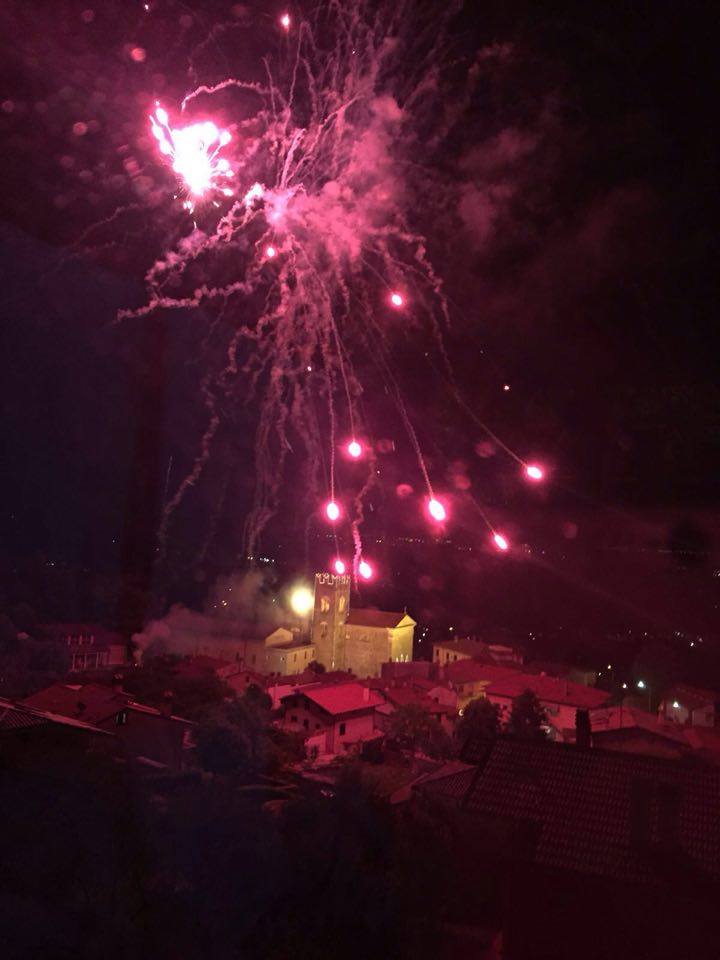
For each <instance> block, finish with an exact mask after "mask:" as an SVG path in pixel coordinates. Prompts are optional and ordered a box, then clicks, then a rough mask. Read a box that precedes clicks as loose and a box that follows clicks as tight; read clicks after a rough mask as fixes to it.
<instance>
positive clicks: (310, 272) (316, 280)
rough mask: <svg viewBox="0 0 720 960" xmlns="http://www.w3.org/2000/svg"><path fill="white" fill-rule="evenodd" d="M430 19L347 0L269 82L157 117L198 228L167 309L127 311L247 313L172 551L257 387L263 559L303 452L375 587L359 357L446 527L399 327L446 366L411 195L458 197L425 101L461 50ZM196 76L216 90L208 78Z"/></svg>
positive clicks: (160, 284)
mask: <svg viewBox="0 0 720 960" xmlns="http://www.w3.org/2000/svg"><path fill="white" fill-rule="evenodd" d="M452 12H453V11H451V10H448V11H447V12H446V14H445V16H446V17H447V18H449V17H450V16H451V14H452ZM419 22H420V21H419V20H418V17H417V10H416V9H415V8H414V7H413V5H411V4H404V3H398V4H395V3H388V4H387V5H382V4H380V5H378V4H370V3H363V2H359V3H352V4H348V5H341V4H339V3H336V2H333V0H331V2H329V3H327V4H325V5H323V6H321V7H320V8H319V9H318V10H317V12H316V13H315V14H314V18H313V19H312V21H311V20H309V19H301V18H300V16H299V14H294V15H293V17H292V18H290V17H289V15H283V16H282V17H279V18H278V22H277V24H276V28H277V32H278V37H279V38H281V40H280V43H279V46H278V51H279V52H276V53H275V54H274V55H273V56H271V55H270V54H268V55H267V56H266V57H265V59H264V60H263V63H264V69H265V74H266V81H265V82H264V83H259V82H257V80H254V79H245V78H244V77H243V76H230V77H227V78H225V79H223V80H221V81H218V82H214V83H200V84H199V85H198V86H196V88H195V89H193V90H191V91H190V92H189V93H188V94H187V95H186V96H185V98H184V100H183V101H182V104H181V106H180V108H179V110H178V112H177V115H176V116H173V118H172V119H171V117H170V115H169V113H168V111H167V110H166V109H165V108H164V107H163V106H161V105H159V104H157V103H156V104H155V106H154V109H153V111H152V113H151V115H150V125H151V128H152V131H153V134H154V136H155V138H156V140H157V143H158V147H159V150H160V154H161V156H162V157H164V158H165V159H166V160H167V162H168V163H169V165H170V166H171V167H172V170H173V171H174V173H175V175H176V176H177V178H178V182H179V191H178V193H179V195H180V199H179V202H181V203H183V204H184V206H185V208H186V210H187V211H188V214H189V215H190V216H191V218H192V226H193V229H190V224H188V230H187V233H186V235H185V236H184V237H183V239H181V240H180V241H179V242H178V243H177V244H176V245H175V247H174V249H172V250H169V251H168V252H167V253H166V254H165V255H164V256H163V257H162V258H161V259H160V260H158V261H157V262H156V263H155V264H154V265H153V266H152V267H151V268H150V270H149V271H148V272H147V274H146V283H147V291H148V298H147V302H146V303H145V304H144V305H143V306H142V307H140V308H138V309H136V310H127V311H123V312H122V313H121V318H123V317H136V318H138V317H144V316H148V315H150V314H151V313H153V312H154V311H159V310H173V309H180V308H188V307H199V306H203V307H204V308H205V310H206V311H209V312H212V311H213V310H218V311H223V313H224V318H225V321H226V322H227V321H228V320H229V319H230V318H233V319H232V324H228V328H229V329H230V330H231V334H230V336H229V341H228V345H227V358H228V362H227V365H226V366H225V367H224V369H222V370H219V371H217V373H215V374H213V373H212V372H211V373H210V374H208V376H207V377H206V379H205V380H204V381H203V394H204V399H205V403H206V406H207V408H208V412H209V415H210V418H209V422H208V426H207V429H206V431H205V434H204V436H203V438H202V444H201V449H200V452H199V453H198V456H197V459H196V460H195V463H194V464H193V466H192V469H191V471H190V473H189V474H188V476H186V477H185V478H184V479H183V480H182V481H181V483H180V484H179V486H178V488H177V490H176V492H175V494H174V495H173V496H172V497H171V498H170V500H169V501H168V504H167V507H166V512H165V516H164V518H163V521H162V526H161V539H162V540H164V538H165V537H166V535H167V530H168V525H169V523H170V520H171V516H172V513H173V511H174V510H175V509H176V508H177V507H178V506H179V505H180V503H181V502H182V500H183V497H184V496H185V494H186V493H187V491H188V490H189V489H190V488H191V487H192V486H193V485H194V484H195V483H196V482H197V480H198V478H199V477H200V474H201V472H202V469H203V466H204V465H205V463H206V462H207V460H208V458H209V456H210V449H211V445H212V443H213V440H214V438H215V436H216V433H217V431H218V428H219V413H218V408H217V397H218V396H220V395H227V396H230V394H231V393H232V392H238V391H239V392H240V393H242V394H244V397H245V399H246V401H247V402H249V403H252V404H254V405H256V407H257V410H258V415H257V430H256V436H255V466H256V471H257V484H256V493H255V500H254V504H253V507H252V510H251V511H250V514H249V516H248V517H247V520H246V524H245V541H246V542H245V552H246V554H249V555H254V554H255V553H256V547H257V542H258V538H259V537H260V535H261V533H262V531H263V528H264V527H265V526H266V524H267V523H268V521H269V520H270V518H271V517H272V516H273V515H274V514H275V513H276V511H277V509H278V506H279V502H280V497H281V489H282V486H283V483H284V482H285V479H286V472H287V471H286V466H287V458H288V454H290V453H294V452H295V447H296V445H298V444H299V446H300V448H301V450H302V453H303V454H304V456H303V462H304V464H305V467H304V470H305V476H304V477H302V478H301V482H302V487H303V488H304V490H306V491H307V494H308V496H309V498H310V501H311V503H312V504H313V506H312V510H314V511H316V510H318V509H320V513H321V516H322V515H324V516H325V522H327V521H328V520H329V521H330V523H331V524H335V523H336V522H339V523H342V522H343V520H344V519H348V520H349V522H350V531H351V537H352V544H353V550H354V559H353V563H352V568H353V571H354V573H355V576H356V577H358V576H360V577H361V578H364V579H368V578H369V577H370V576H372V573H373V567H372V564H371V563H369V561H368V558H365V557H364V554H363V545H362V540H361V536H360V526H361V523H362V521H363V497H364V495H365V493H366V492H367V491H368V490H369V489H370V488H371V487H372V485H373V484H374V483H375V482H376V471H375V469H374V460H373V455H372V449H371V447H368V446H367V445H366V444H360V443H359V442H358V439H357V438H358V437H359V436H362V437H372V436H373V433H374V431H373V424H372V423H366V422H364V419H363V418H362V417H361V416H360V411H359V403H360V398H361V397H362V395H363V383H362V382H361V379H360V376H359V374H358V372H357V368H358V365H359V364H358V358H359V357H362V358H363V363H367V362H368V361H370V362H373V363H374V364H375V365H376V366H377V369H378V372H379V375H380V376H381V377H382V378H383V380H384V381H385V382H386V383H387V384H388V389H387V392H388V393H389V395H390V396H391V397H392V399H393V402H394V403H395V404H396V407H397V409H398V411H399V412H400V415H401V419H402V422H403V423H404V426H405V427H406V429H407V432H408V435H409V438H410V441H411V444H412V447H413V449H414V451H415V454H416V457H417V460H418V465H419V469H420V472H421V474H422V476H423V479H424V483H425V487H426V492H427V498H426V501H425V509H426V511H427V513H428V514H429V516H430V518H431V520H433V521H435V522H443V521H445V520H446V517H447V512H446V508H445V506H444V504H443V503H442V502H441V501H440V500H438V499H437V497H436V495H435V492H434V490H433V486H432V483H431V478H430V476H429V472H428V469H427V467H426V464H425V461H424V458H423V454H422V450H421V447H420V444H419V442H418V439H417V434H416V432H415V429H414V428H413V425H412V423H411V421H410V417H409V415H408V412H407V409H406V406H405V404H404V403H403V400H402V398H401V396H400V393H399V389H398V387H397V384H396V382H395V380H394V378H393V377H392V373H391V359H390V351H389V346H388V336H387V331H388V329H390V328H393V327H397V326H403V327H411V326H412V325H417V326H423V327H426V328H428V327H429V329H430V330H432V331H433V333H434V336H435V342H436V343H437V345H438V349H439V352H440V355H441V357H442V358H443V360H444V349H443V347H442V331H443V328H444V327H445V325H446V324H447V323H448V322H449V311H448V304H447V301H446V298H445V295H444V293H443V288H442V282H441V280H440V278H439V277H438V275H437V274H436V272H435V270H434V269H433V266H432V264H431V262H430V260H429V258H428V254H427V249H426V246H427V245H426V241H425V238H424V237H423V236H422V235H420V234H419V233H418V232H416V230H415V229H414V228H413V226H412V222H413V219H414V218H413V217H412V211H413V205H414V204H417V202H418V197H417V196H416V191H414V190H413V188H412V187H411V184H412V182H413V181H415V182H417V179H418V176H419V175H420V174H419V173H418V171H422V177H423V178H424V180H423V184H424V186H423V189H424V190H427V191H433V192H435V193H436V192H437V191H439V190H440V189H441V185H440V184H439V182H438V181H437V177H438V174H437V173H435V174H433V173H432V171H431V170H430V169H428V170H426V171H423V170H422V143H420V142H419V140H418V129H419V128H420V124H419V123H418V118H419V116H420V115H421V114H423V112H425V113H427V107H426V106H425V105H424V104H425V101H424V98H423V93H424V91H426V90H427V87H428V84H429V83H430V82H431V80H432V78H433V77H435V76H436V74H437V71H438V64H439V63H440V61H441V58H442V55H443V44H444V23H445V21H443V22H437V19H436V18H433V19H430V20H429V21H428V22H427V23H426V25H425V27H421V26H419ZM409 64H412V66H409ZM193 76H194V77H196V79H197V80H200V79H201V78H200V77H199V76H198V75H197V73H196V71H195V67H193ZM233 97H237V98H240V99H238V100H237V101H235V100H233ZM218 98H222V100H221V103H222V109H223V116H224V117H226V118H228V117H229V116H230V115H231V114H232V112H233V110H235V111H237V116H236V117H235V122H234V123H230V122H229V121H227V120H226V123H227V126H229V127H231V130H232V132H231V130H227V129H223V128H222V127H221V126H219V125H218V123H217V122H216V121H215V120H212V119H211V117H212V116H213V115H214V114H215V115H216V116H217V114H216V110H217V107H216V103H217V102H218ZM443 122H445V121H443ZM382 416H383V414H382V412H380V417H382ZM381 422H382V420H381ZM341 437H345V439H344V440H343V441H342V442H341V449H342V447H343V444H344V449H345V451H346V453H347V454H348V456H349V458H350V460H358V459H365V460H367V461H368V464H369V473H368V476H367V478H366V479H365V480H360V481H359V483H358V482H356V483H355V486H356V487H360V489H358V490H356V491H355V492H353V493H352V494H350V495H349V498H350V499H349V502H348V503H347V504H343V503H342V502H341V501H340V499H339V498H336V490H337V489H338V488H337V486H336V483H337V481H336V475H335V474H336V455H335V454H336V449H335V448H336V444H337V443H338V442H339V441H338V438H341ZM295 485H296V486H298V483H297V480H296V481H295ZM322 504H324V507H322V506H320V507H319V505H322ZM349 506H352V513H351V511H350V510H349V509H348V507H349ZM496 542H497V540H496ZM336 546H337V537H336ZM502 549H505V548H504V547H503V548H502ZM341 562H343V563H344V561H341Z"/></svg>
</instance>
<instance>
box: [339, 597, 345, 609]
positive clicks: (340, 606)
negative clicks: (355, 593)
mask: <svg viewBox="0 0 720 960" xmlns="http://www.w3.org/2000/svg"><path fill="white" fill-rule="evenodd" d="M344 609H345V597H340V599H339V600H338V610H339V611H340V613H342V612H343V610H344Z"/></svg>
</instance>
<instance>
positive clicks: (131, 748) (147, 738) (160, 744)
mask: <svg viewBox="0 0 720 960" xmlns="http://www.w3.org/2000/svg"><path fill="white" fill-rule="evenodd" d="M121 712H122V713H124V714H125V722H124V723H118V722H117V719H116V717H115V716H112V717H110V718H108V719H107V720H105V721H104V722H103V723H100V724H97V726H99V727H100V729H102V730H107V731H108V732H109V733H114V734H115V735H116V736H117V737H118V738H119V739H120V740H121V741H122V743H123V745H124V747H125V749H126V750H127V751H128V753H129V754H130V755H132V756H134V757H148V758H149V759H150V760H156V761H157V762H158V763H165V764H167V766H168V767H170V769H171V770H180V769H181V768H182V766H183V759H184V753H183V741H184V737H185V731H186V730H187V729H188V726H187V724H185V723H180V722H179V721H178V720H172V719H171V718H170V717H164V716H160V715H158V714H152V713H144V712H141V711H139V710H133V709H131V708H130V709H127V710H125V711H121Z"/></svg>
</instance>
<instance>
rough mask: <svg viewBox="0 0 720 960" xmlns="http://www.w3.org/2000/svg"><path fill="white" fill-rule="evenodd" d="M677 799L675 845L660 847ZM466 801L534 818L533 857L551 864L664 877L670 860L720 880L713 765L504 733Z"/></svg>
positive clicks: (718, 785) (476, 807) (717, 786)
mask: <svg viewBox="0 0 720 960" xmlns="http://www.w3.org/2000/svg"><path fill="white" fill-rule="evenodd" d="M673 798H674V799H673ZM674 803H675V804H677V806H676V807H675V809H676V810H677V818H676V824H675V829H674V832H673V835H672V838H671V839H672V841H674V845H671V844H661V841H662V833H661V831H662V829H663V824H667V823H668V822H670V823H672V817H671V816H669V815H668V811H669V810H672V809H673V804H674ZM463 806H464V807H465V809H467V810H469V811H475V812H476V813H477V814H478V815H481V816H483V817H492V818H498V819H502V820H506V821H525V822H531V823H534V824H535V825H536V827H537V837H536V845H535V847H534V852H533V858H534V859H535V861H536V862H538V863H543V864H545V865H547V866H550V867H557V868H562V869H567V870H573V871H580V872H582V873H588V874H594V875H597V876H604V877H611V878H617V879H618V880H625V881H644V882H659V881H661V880H662V876H663V874H662V867H663V864H664V865H665V866H672V865H673V864H674V865H675V868H676V869H679V868H682V869H683V870H685V871H688V870H690V871H694V872H695V873H699V874H703V875H705V876H706V877H711V878H713V879H714V880H720V770H717V769H715V768H713V767H698V766H696V765H689V764H686V763H685V762H683V761H665V760H658V759H655V758H653V757H647V756H642V755H639V754H626V753H613V752H610V751H607V752H606V751H603V750H597V749H594V750H582V749H579V748H577V747H574V746H571V745H565V744H558V743H551V742H528V741H522V740H513V739H509V738H504V737H503V738H499V739H498V740H497V741H495V743H494V745H493V746H492V748H491V749H490V752H489V754H488V755H486V759H485V761H484V763H483V765H482V766H481V767H480V769H479V773H478V775H477V778H476V779H475V780H474V782H473V783H472V785H471V786H470V787H469V788H468V790H467V792H466V794H465V796H464V798H463ZM669 839H670V838H669Z"/></svg>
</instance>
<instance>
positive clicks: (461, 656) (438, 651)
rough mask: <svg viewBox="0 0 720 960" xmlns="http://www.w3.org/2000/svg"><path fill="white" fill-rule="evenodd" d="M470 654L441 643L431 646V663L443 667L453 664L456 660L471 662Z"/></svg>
mask: <svg viewBox="0 0 720 960" xmlns="http://www.w3.org/2000/svg"><path fill="white" fill-rule="evenodd" d="M471 659H472V654H470V653H463V652H462V651H461V650H457V649H456V648H455V647H453V646H452V645H448V646H446V645H445V644H443V643H434V644H433V662H434V663H440V664H442V665H443V666H444V665H445V664H446V663H455V662H456V661H457V660H471Z"/></svg>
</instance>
